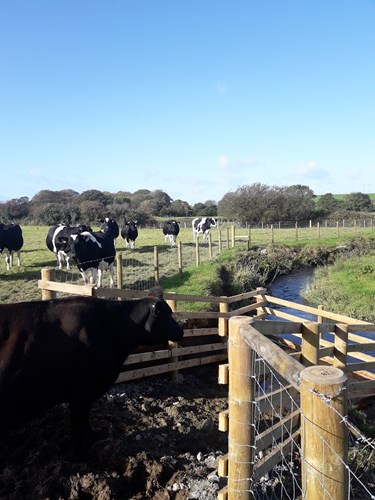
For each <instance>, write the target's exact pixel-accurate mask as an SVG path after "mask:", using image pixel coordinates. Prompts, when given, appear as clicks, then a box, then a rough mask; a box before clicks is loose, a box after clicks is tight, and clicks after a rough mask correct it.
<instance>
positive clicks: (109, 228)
mask: <svg viewBox="0 0 375 500" xmlns="http://www.w3.org/2000/svg"><path fill="white" fill-rule="evenodd" d="M99 222H100V224H101V226H100V231H101V232H102V233H105V234H111V235H112V236H113V238H117V237H118V235H119V234H120V230H119V227H118V224H117V222H116V221H115V220H114V219H110V218H109V217H106V218H105V219H102V220H101V221H99Z"/></svg>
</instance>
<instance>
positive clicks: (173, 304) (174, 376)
mask: <svg viewBox="0 0 375 500" xmlns="http://www.w3.org/2000/svg"><path fill="white" fill-rule="evenodd" d="M166 303H167V304H168V305H169V307H170V308H171V309H172V311H173V312H177V302H176V300H175V299H168V300H166ZM177 348H178V344H177V342H172V341H171V340H169V341H168V349H170V350H173V349H177ZM170 361H171V363H176V362H177V361H178V356H171V357H170ZM171 376H172V379H173V380H174V381H175V382H178V370H172V371H171Z"/></svg>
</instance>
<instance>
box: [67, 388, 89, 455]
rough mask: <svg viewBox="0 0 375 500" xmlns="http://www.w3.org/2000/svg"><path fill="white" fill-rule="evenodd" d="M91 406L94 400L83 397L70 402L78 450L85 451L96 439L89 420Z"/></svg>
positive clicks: (73, 431) (71, 419) (73, 435)
mask: <svg viewBox="0 0 375 500" xmlns="http://www.w3.org/2000/svg"><path fill="white" fill-rule="evenodd" d="M91 406H92V401H87V400H86V399H85V398H83V397H82V398H78V399H74V400H71V401H70V402H69V410H70V423H71V430H72V431H71V432H72V440H73V444H74V446H75V448H76V451H77V452H83V451H85V450H86V449H87V448H88V447H89V446H90V445H91V444H92V443H93V442H94V441H95V435H94V432H93V430H92V428H91V425H90V421H89V416H90V410H91Z"/></svg>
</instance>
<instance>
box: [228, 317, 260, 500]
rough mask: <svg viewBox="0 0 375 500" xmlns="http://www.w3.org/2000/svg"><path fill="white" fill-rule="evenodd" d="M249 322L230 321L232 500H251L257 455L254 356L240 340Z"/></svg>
mask: <svg viewBox="0 0 375 500" xmlns="http://www.w3.org/2000/svg"><path fill="white" fill-rule="evenodd" d="M248 323H249V318H245V317H240V316H235V317H233V318H231V319H230V320H229V341H228V360H229V414H230V419H229V431H228V492H229V498H230V500H249V499H250V498H253V495H252V493H251V486H252V474H253V467H254V459H255V457H254V451H255V426H254V425H253V424H254V422H253V421H254V418H255V417H254V414H255V412H254V410H255V379H254V378H253V377H252V376H251V375H252V373H253V371H254V363H255V353H254V351H253V350H252V349H250V348H249V347H248V345H247V344H246V342H245V341H244V339H243V338H242V337H241V335H240V333H239V330H240V327H241V325H245V324H248Z"/></svg>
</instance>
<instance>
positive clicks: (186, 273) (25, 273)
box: [0, 224, 375, 302]
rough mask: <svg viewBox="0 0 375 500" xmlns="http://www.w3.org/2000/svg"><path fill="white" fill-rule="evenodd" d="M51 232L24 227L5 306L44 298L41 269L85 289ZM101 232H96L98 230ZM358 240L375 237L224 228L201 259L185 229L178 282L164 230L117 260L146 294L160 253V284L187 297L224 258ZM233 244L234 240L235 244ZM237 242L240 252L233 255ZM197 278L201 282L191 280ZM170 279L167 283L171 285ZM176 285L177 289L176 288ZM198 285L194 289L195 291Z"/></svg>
mask: <svg viewBox="0 0 375 500" xmlns="http://www.w3.org/2000/svg"><path fill="white" fill-rule="evenodd" d="M48 229H49V228H48V227H47V226H23V227H22V231H23V237H24V246H23V249H22V253H21V266H20V268H18V267H17V262H16V259H15V262H14V265H13V268H12V269H11V270H10V271H7V270H6V266H5V261H4V256H0V257H1V268H0V279H1V282H0V283H1V284H0V302H19V301H22V300H35V299H39V298H40V296H41V293H40V290H39V289H38V286H37V281H38V279H40V276H41V269H42V268H44V267H52V268H55V269H56V279H57V280H59V281H68V282H75V283H82V278H81V276H80V274H79V272H78V270H77V269H76V267H75V264H74V263H72V265H71V270H70V271H67V270H61V271H60V270H58V268H57V266H56V260H55V256H54V255H53V253H52V252H50V251H49V250H48V248H47V247H46V244H45V239H46V235H47V232H48ZM94 229H97V228H94ZM355 236H364V237H371V236H372V237H374V236H375V232H374V230H373V227H371V226H362V227H361V226H359V225H358V226H356V227H339V226H335V227H321V228H317V227H316V226H315V227H311V228H310V227H307V228H296V227H293V228H286V229H282V228H272V227H268V228H263V229H260V228H259V229H251V228H250V229H249V228H238V227H235V228H234V230H233V226H225V225H224V226H221V227H220V228H217V227H216V228H213V229H212V230H211V246H209V244H208V243H207V242H203V240H202V238H200V240H199V245H198V256H197V245H196V244H195V243H194V241H193V235H192V230H191V227H190V226H187V227H184V225H183V224H182V225H181V230H180V234H179V236H178V241H180V242H181V255H182V262H181V264H182V277H180V276H179V271H180V267H179V266H180V262H179V255H178V249H177V247H174V248H172V247H171V246H170V244H169V243H166V242H165V239H164V235H163V233H162V230H161V228H147V229H146V228H139V237H138V238H137V240H136V248H135V249H134V250H130V249H127V248H125V242H124V240H123V239H122V238H121V237H119V238H118V239H117V243H116V250H117V254H120V255H121V257H122V270H123V287H124V288H131V289H135V290H146V289H149V288H151V287H152V286H154V278H155V247H157V260H158V269H159V281H160V283H161V285H162V286H163V284H165V285H166V286H168V291H173V289H172V288H171V286H173V281H171V279H172V277H175V278H174V279H175V280H177V281H178V283H179V287H181V286H183V285H184V283H185V284H186V286H190V287H192V289H191V290H189V289H186V288H185V289H184V293H196V294H202V293H206V291H205V288H204V285H203V284H202V280H203V276H204V274H205V273H206V272H208V273H214V271H213V267H214V266H212V269H211V270H205V271H203V267H201V269H200V271H199V273H196V271H197V269H198V267H199V266H200V265H201V264H202V263H208V262H209V261H211V260H212V261H214V260H215V259H217V258H218V257H219V255H220V258H221V259H225V258H231V257H230V256H231V255H232V254H233V252H234V251H235V250H236V249H246V248H247V247H248V246H249V247H251V248H256V247H264V246H268V245H272V244H275V245H286V246H295V245H298V246H303V245H306V244H309V245H317V246H323V245H325V246H328V247H332V246H335V245H338V244H343V243H345V242H346V241H348V240H350V239H352V238H353V237H355ZM233 238H234V239H233ZM233 242H234V245H235V248H234V249H233ZM107 274H108V273H105V275H104V286H108V279H107V278H106V275H107ZM194 274H197V277H196V278H194V279H193V278H192V276H193V275H194ZM166 278H168V282H167V281H166ZM177 281H175V282H174V283H175V284H177ZM192 283H194V285H192Z"/></svg>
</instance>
